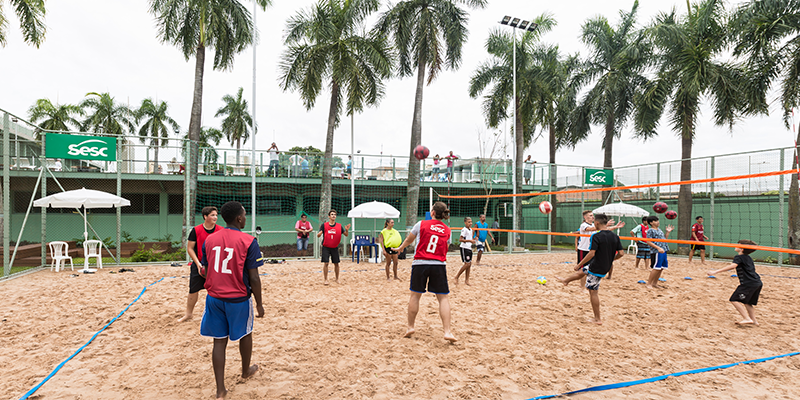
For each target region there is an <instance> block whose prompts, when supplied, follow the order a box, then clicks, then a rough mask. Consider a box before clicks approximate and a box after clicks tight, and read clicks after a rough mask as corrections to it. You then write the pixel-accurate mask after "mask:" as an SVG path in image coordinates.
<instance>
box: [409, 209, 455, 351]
mask: <svg viewBox="0 0 800 400" xmlns="http://www.w3.org/2000/svg"><path fill="white" fill-rule="evenodd" d="M431 216H432V217H433V219H432V220H428V221H420V222H417V224H416V225H414V227H413V228H412V229H411V232H409V233H408V236H406V240H404V241H403V244H401V245H400V247H398V248H397V249H395V250H397V251H403V249H405V248H406V247H407V246H408V245H409V244H411V243H413V242H414V239H416V238H417V237H419V243H417V249H416V252H415V253H414V261H413V262H412V263H411V298H410V299H409V300H408V330H407V331H406V334H405V337H411V335H413V334H414V332H415V329H414V321H415V320H416V319H417V312H419V299H420V298H421V297H422V294H423V293H425V292H426V291H428V292H431V293H434V294H435V295H436V299H437V300H438V301H439V316H441V317H442V325H443V326H444V339H445V340H447V341H450V342H455V341H456V340H457V339H456V337H455V336H453V334H452V333H451V332H450V300H449V299H448V297H447V295H448V294H449V293H450V287H449V286H448V284H447V248H448V246H449V244H450V242H451V237H450V227H448V226H447V225H445V224H444V222H442V220H444V219H449V218H450V210H448V209H447V205H446V204H444V203H442V202H441V201H437V202H436V203H434V204H433V208H432V209H431Z"/></svg>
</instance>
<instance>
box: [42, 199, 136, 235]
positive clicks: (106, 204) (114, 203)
mask: <svg viewBox="0 0 800 400" xmlns="http://www.w3.org/2000/svg"><path fill="white" fill-rule="evenodd" d="M33 205H34V206H36V207H55V208H81V207H83V208H84V211H83V213H82V215H83V240H87V239H88V238H89V233H88V229H87V227H86V224H87V221H86V210H85V209H88V208H113V207H124V206H129V205H131V202H130V201H128V200H127V199H124V198H122V197H119V196H116V195H113V194H111V193H106V192H101V191H99V190H91V189H86V188H81V189H79V190H70V191H66V192H61V193H56V194H51V195H50V196H47V197H42V198H41V199H38V200H36V201H34V202H33Z"/></svg>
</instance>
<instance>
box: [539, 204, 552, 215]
mask: <svg viewBox="0 0 800 400" xmlns="http://www.w3.org/2000/svg"><path fill="white" fill-rule="evenodd" d="M539 211H541V212H542V214H550V212H551V211H553V205H552V204H550V202H549V201H543V202H541V203H539Z"/></svg>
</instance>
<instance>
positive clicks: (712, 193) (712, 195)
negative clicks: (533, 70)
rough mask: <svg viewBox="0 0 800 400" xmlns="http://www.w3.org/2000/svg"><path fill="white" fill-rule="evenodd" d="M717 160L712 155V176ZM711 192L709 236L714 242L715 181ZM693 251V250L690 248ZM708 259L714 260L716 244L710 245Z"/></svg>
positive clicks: (712, 175) (712, 176) (712, 183)
mask: <svg viewBox="0 0 800 400" xmlns="http://www.w3.org/2000/svg"><path fill="white" fill-rule="evenodd" d="M716 160H717V158H716V157H714V156H712V157H711V178H715V177H716V176H715V171H716ZM710 190H711V194H710V195H709V197H710V198H711V223H710V224H709V226H710V229H709V231H708V232H709V235H708V237H709V238H710V240H711V241H712V242H713V241H714V182H711V189H710ZM689 251H691V250H689ZM708 259H709V260H714V246H708Z"/></svg>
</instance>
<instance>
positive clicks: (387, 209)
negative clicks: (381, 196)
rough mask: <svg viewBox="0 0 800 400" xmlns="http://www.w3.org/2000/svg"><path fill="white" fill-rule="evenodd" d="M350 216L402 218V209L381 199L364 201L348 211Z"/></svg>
mask: <svg viewBox="0 0 800 400" xmlns="http://www.w3.org/2000/svg"><path fill="white" fill-rule="evenodd" d="M347 217H348V218H400V211H397V209H396V208H394V207H392V206H391V205H390V204H386V203H383V202H380V201H371V202H369V203H362V204H359V205H358V206H356V207H355V208H353V209H352V210H350V212H349V213H347Z"/></svg>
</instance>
